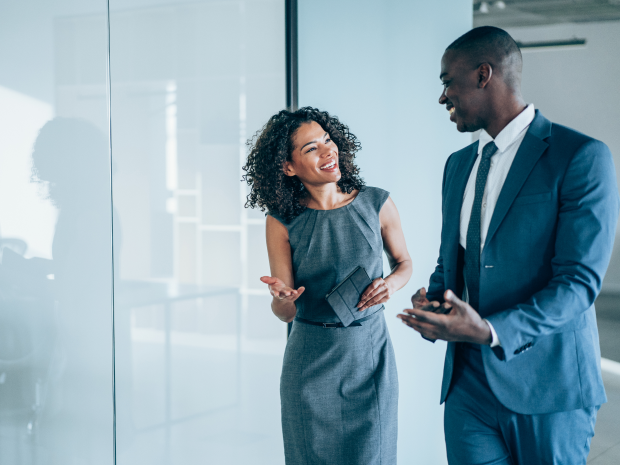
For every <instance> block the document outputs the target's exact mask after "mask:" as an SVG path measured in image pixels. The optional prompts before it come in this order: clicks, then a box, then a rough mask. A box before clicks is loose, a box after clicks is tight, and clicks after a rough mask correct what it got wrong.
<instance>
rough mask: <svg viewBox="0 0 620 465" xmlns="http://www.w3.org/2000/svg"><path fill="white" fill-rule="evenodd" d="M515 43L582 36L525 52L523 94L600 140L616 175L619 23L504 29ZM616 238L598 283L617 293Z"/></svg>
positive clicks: (619, 169)
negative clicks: (577, 42)
mask: <svg viewBox="0 0 620 465" xmlns="http://www.w3.org/2000/svg"><path fill="white" fill-rule="evenodd" d="M507 30H508V32H509V33H510V34H511V35H512V36H513V37H514V38H515V39H516V40H519V41H523V42H534V41H549V40H565V39H572V38H574V37H577V38H580V39H581V38H583V39H586V41H587V43H586V46H585V47H583V48H572V49H571V48H566V49H561V48H560V49H547V50H542V51H530V50H525V51H524V53H523V96H524V98H525V99H526V101H528V102H532V103H534V105H535V106H536V107H537V108H538V109H539V110H540V111H541V112H542V113H543V114H544V115H545V116H546V117H547V118H549V119H550V120H551V121H553V122H555V123H559V124H563V125H565V126H569V127H571V128H573V129H576V130H578V131H580V132H583V133H585V134H587V135H589V136H592V137H595V138H596V139H599V140H602V141H603V142H605V143H606V144H607V145H608V146H609V148H610V149H611V152H612V154H613V155H614V161H615V164H616V173H618V174H619V175H620V131H619V130H618V128H620V92H619V91H618V85H617V83H616V81H617V76H618V75H620V47H618V44H620V22H615V21H614V22H603V23H585V24H557V25H551V26H549V25H547V26H536V27H522V28H510V29H507ZM619 246H620V241H618V240H617V239H616V245H615V248H614V254H613V256H612V260H611V264H610V266H609V270H608V272H607V276H606V277H605V281H604V283H603V291H604V292H614V293H617V292H620V247H619Z"/></svg>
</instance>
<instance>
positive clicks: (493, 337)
mask: <svg viewBox="0 0 620 465" xmlns="http://www.w3.org/2000/svg"><path fill="white" fill-rule="evenodd" d="M483 320H484V321H485V322H486V324H488V325H489V329H490V330H491V347H498V346H499V347H501V346H502V343H501V342H499V338H498V337H497V332H495V328H494V327H493V325H492V324H491V322H490V321H489V320H487V319H486V318H483Z"/></svg>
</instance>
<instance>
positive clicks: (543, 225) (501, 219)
mask: <svg viewBox="0 0 620 465" xmlns="http://www.w3.org/2000/svg"><path fill="white" fill-rule="evenodd" d="M477 149H478V143H477V142H476V143H474V144H472V145H470V146H468V147H466V148H464V149H462V150H460V151H458V152H455V153H453V154H452V155H451V156H450V157H449V158H448V161H447V162H446V167H445V171H444V179H443V203H442V210H443V211H442V213H443V225H442V232H441V248H440V253H439V259H438V262H437V267H436V269H435V272H434V273H433V275H432V276H431V279H430V285H429V289H428V298H429V299H430V300H439V301H443V292H444V291H445V290H446V289H451V290H453V291H455V293H456V294H457V295H459V296H460V295H461V293H462V289H463V279H462V258H459V256H462V253H461V254H459V227H460V221H459V218H460V214H461V205H462V203H463V194H464V191H465V186H466V184H467V180H468V178H469V175H470V173H471V170H472V167H473V165H474V162H475V160H476V157H477ZM619 206H620V203H619V197H618V188H617V184H616V171H615V169H614V164H613V161H612V157H611V153H610V152H609V149H608V148H607V146H606V145H605V144H603V143H602V142H600V141H597V140H595V139H592V138H590V137H587V136H585V135H583V134H580V133H578V132H576V131H573V130H572V129H569V128H566V127H563V126H560V125H558V124H554V123H551V122H550V121H549V120H548V119H546V118H545V117H544V116H542V114H540V113H539V112H538V111H536V116H535V118H534V120H533V122H532V124H531V125H530V127H529V129H528V131H527V134H526V135H525V138H524V139H523V142H522V144H521V146H520V148H519V151H518V152H517V155H516V156H515V159H514V162H513V164H512V166H511V168H510V171H509V173H508V177H507V178H506V181H505V183H504V186H503V188H502V191H501V193H500V196H499V199H498V201H497V205H496V207H495V210H494V212H493V216H492V219H491V224H490V226H489V230H488V234H487V237H486V241H485V244H484V248H483V251H482V255H481V257H480V304H479V306H480V308H478V309H476V310H477V311H478V312H479V313H480V315H481V316H482V317H483V318H487V319H488V320H489V321H490V322H491V324H493V326H494V328H495V329H496V331H497V334H498V337H499V339H500V341H501V348H500V347H495V348H493V349H491V348H490V347H489V346H482V359H483V363H484V370H485V373H486V377H487V380H488V382H489V385H490V387H491V389H492V391H493V393H494V394H495V395H496V397H497V398H498V400H499V401H500V402H501V403H502V404H503V405H504V406H506V407H507V408H509V409H510V410H512V411H514V412H517V413H522V414H543V413H550V412H559V411H568V410H574V409H579V408H584V407H589V406H596V405H600V404H602V403H604V402H606V396H605V390H604V388H603V382H602V378H601V369H600V345H599V340H598V329H597V325H596V315H595V311H594V305H593V303H594V300H595V299H596V296H597V295H598V293H599V291H600V289H601V283H602V281H603V276H604V274H605V271H606V269H607V266H608V264H609V259H610V256H611V251H612V246H613V241H614V237H615V231H616V223H617V220H618V211H619ZM455 347H456V346H455V343H449V344H448V349H447V353H446V361H445V367H444V377H443V386H442V392H441V402H444V401H445V399H446V397H447V396H448V394H449V393H448V391H449V388H450V381H451V379H452V370H453V364H454V354H455Z"/></svg>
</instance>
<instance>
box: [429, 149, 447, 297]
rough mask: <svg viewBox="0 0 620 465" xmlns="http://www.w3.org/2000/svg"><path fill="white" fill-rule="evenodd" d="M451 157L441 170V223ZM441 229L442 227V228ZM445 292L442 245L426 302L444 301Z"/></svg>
mask: <svg viewBox="0 0 620 465" xmlns="http://www.w3.org/2000/svg"><path fill="white" fill-rule="evenodd" d="M451 158H452V155H450V157H448V160H446V165H445V166H444V169H443V181H442V183H441V211H442V223H443V212H444V211H445V209H444V202H445V190H446V177H447V175H448V174H447V173H448V164H449V163H450V159H451ZM442 229H443V226H442ZM445 290H446V284H445V280H444V271H443V255H442V245H440V246H439V257H438V258H437V266H436V267H435V271H434V272H433V274H432V275H431V278H430V280H429V284H428V291H427V292H426V297H427V299H428V300H431V301H433V300H436V301H438V302H442V303H443V301H444V299H443V294H444V292H445Z"/></svg>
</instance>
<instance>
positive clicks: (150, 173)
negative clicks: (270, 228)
mask: <svg viewBox="0 0 620 465" xmlns="http://www.w3.org/2000/svg"><path fill="white" fill-rule="evenodd" d="M108 19H109V21H108ZM108 32H109V35H108ZM284 38H285V31H284V0H246V1H238V0H237V1H232V0H231V1H228V0H226V1H192V2H184V1H169V2H168V3H167V4H166V3H161V2H158V1H155V0H110V1H109V5H108V4H107V2H106V1H105V0H80V1H79V2H76V1H73V0H52V1H43V0H31V1H30V2H2V3H0V58H1V59H2V63H3V66H2V67H0V162H1V163H2V164H1V166H0V194H1V195H0V253H1V262H0V273H1V276H0V463H7V464H16V465H17V464H54V465H56V464H58V465H73V464H75V465H84V464H102V465H103V464H113V463H119V464H131V465H139V464H149V465H155V464H162V465H167V464H192V463H213V464H218V463H222V464H223V463H227V464H229V463H230V464H232V463H252V464H262V463H264V464H269V465H272V464H277V463H283V460H284V459H283V451H282V443H281V442H282V439H281V432H280V407H279V388H278V384H279V372H280V367H281V360H282V354H283V351H284V346H285V343H286V329H285V325H284V324H283V323H281V322H279V321H278V320H277V319H276V318H275V317H274V316H273V315H272V314H271V312H270V311H269V301H270V298H269V295H268V293H267V292H266V289H264V288H263V286H262V283H260V282H259V280H258V278H259V277H260V276H262V275H264V274H268V262H267V256H266V250H265V240H264V221H265V220H264V215H263V214H261V213H260V212H253V211H248V210H246V209H245V208H243V204H244V201H245V195H246V187H245V185H244V184H243V183H242V182H240V181H241V175H242V171H241V166H242V164H243V161H244V158H245V156H246V147H245V141H246V140H247V139H248V138H250V137H251V136H252V135H253V134H254V133H255V132H256V131H257V130H258V129H259V128H260V127H261V126H262V125H263V124H264V123H265V122H266V120H267V118H268V117H269V116H270V115H271V114H273V113H274V112H276V111H278V110H279V109H281V108H283V107H284V106H285V104H286V102H285V95H286V94H285V90H286V89H285V87H286V82H285V50H284V48H285V44H284ZM108 47H109V51H110V52H109V56H108ZM108 58H109V65H110V66H109V68H108V66H107V65H108ZM110 127H111V130H110ZM110 149H111V150H110ZM112 198H113V201H111V200H112ZM112 238H113V240H112ZM113 321H114V326H113ZM113 349H114V351H115V356H114V357H113V355H112V354H113ZM113 362H114V363H113ZM115 433H116V434H115Z"/></svg>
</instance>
